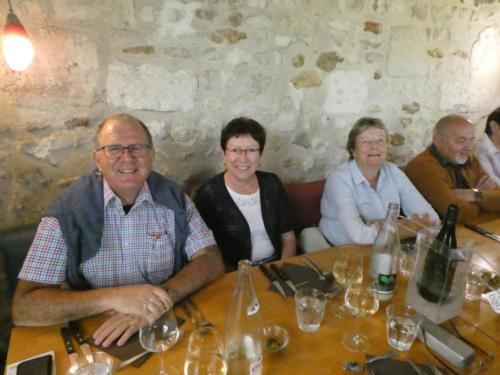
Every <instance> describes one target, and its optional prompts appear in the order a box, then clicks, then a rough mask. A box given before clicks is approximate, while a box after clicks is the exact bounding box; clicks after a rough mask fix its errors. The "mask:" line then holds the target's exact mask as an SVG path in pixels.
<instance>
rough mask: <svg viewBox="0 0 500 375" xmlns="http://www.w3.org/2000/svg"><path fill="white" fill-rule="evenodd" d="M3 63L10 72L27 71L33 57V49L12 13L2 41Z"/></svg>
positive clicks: (24, 31) (26, 34) (8, 18)
mask: <svg viewBox="0 0 500 375" xmlns="http://www.w3.org/2000/svg"><path fill="white" fill-rule="evenodd" d="M2 50H3V55H4V58H5V62H6V63H7V65H8V66H9V68H11V69H12V70H15V71H17V72H21V71H23V70H25V69H27V68H28V67H29V66H30V65H31V63H32V61H33V58H34V57H35V49H34V48H33V44H32V43H31V40H30V38H29V36H28V33H27V32H26V29H25V28H24V27H23V25H21V22H20V21H19V19H18V18H17V17H16V15H15V14H14V13H9V15H8V16H7V23H6V25H5V29H4V35H3V39H2Z"/></svg>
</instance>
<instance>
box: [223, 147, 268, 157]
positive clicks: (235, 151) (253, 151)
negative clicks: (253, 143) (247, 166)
mask: <svg viewBox="0 0 500 375" xmlns="http://www.w3.org/2000/svg"><path fill="white" fill-rule="evenodd" d="M226 151H228V152H229V153H230V154H231V156H232V157H235V158H236V157H238V156H241V155H243V154H245V156H248V157H249V158H251V157H254V156H257V154H258V153H259V152H260V148H258V147H256V148H247V149H246V150H244V149H241V148H229V149H226Z"/></svg>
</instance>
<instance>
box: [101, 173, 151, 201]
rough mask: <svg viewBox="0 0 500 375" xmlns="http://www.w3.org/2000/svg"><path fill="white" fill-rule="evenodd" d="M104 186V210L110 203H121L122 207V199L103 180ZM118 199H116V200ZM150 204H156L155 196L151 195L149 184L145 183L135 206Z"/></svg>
mask: <svg viewBox="0 0 500 375" xmlns="http://www.w3.org/2000/svg"><path fill="white" fill-rule="evenodd" d="M102 181H103V185H104V208H107V207H108V205H109V204H110V202H115V201H116V202H119V204H120V206H121V205H122V203H121V201H120V198H118V196H117V195H116V194H115V193H114V191H113V190H112V189H111V188H110V187H109V185H108V183H107V182H106V180H105V179H104V178H103V179H102ZM114 198H116V199H114ZM144 201H146V202H150V203H151V204H153V203H154V201H153V196H152V195H151V191H150V190H149V186H148V183H147V182H145V183H144V185H142V188H141V190H140V191H139V195H138V196H137V198H136V199H135V202H134V206H135V205H136V204H137V205H139V204H141V203H142V202H144Z"/></svg>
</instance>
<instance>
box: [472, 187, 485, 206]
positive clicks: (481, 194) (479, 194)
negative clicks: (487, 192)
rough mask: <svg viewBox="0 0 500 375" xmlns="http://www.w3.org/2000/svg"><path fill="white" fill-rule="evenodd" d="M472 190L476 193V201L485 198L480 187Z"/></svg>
mask: <svg viewBox="0 0 500 375" xmlns="http://www.w3.org/2000/svg"><path fill="white" fill-rule="evenodd" d="M472 192H473V193H474V198H476V203H477V202H481V201H482V200H483V193H481V192H480V191H479V189H476V188H472Z"/></svg>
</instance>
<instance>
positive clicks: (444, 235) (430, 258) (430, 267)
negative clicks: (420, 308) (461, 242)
mask: <svg viewBox="0 0 500 375" xmlns="http://www.w3.org/2000/svg"><path fill="white" fill-rule="evenodd" d="M457 218H458V206H457V205H456V204H450V205H449V206H448V210H447V212H446V216H445V218H444V223H443V227H442V228H441V230H440V231H439V234H438V235H437V237H436V239H435V240H434V241H433V243H432V244H431V246H430V248H429V250H428V251H427V255H426V257H425V263H424V269H423V271H422V278H421V279H420V281H418V282H417V285H418V291H419V293H420V295H421V296H422V297H423V298H425V299H426V300H427V301H429V302H433V303H442V302H444V301H446V299H447V298H448V297H449V295H450V291H451V285H452V283H453V276H454V275H455V268H456V261H455V260H452V259H453V257H452V252H453V250H454V249H456V248H457V238H456V235H455V225H456V223H457Z"/></svg>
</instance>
